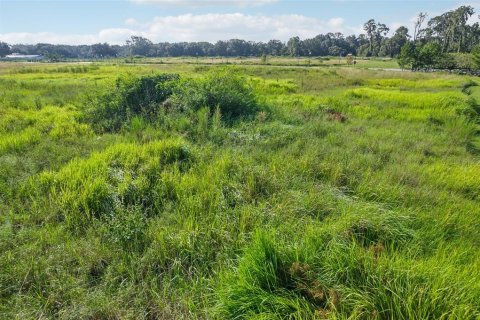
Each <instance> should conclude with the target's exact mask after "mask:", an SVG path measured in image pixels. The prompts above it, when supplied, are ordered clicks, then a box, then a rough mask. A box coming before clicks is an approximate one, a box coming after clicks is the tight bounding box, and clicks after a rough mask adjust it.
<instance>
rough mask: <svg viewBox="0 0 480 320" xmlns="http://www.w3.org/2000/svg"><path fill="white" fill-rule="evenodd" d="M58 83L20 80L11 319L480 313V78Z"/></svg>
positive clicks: (56, 78) (196, 77)
mask: <svg viewBox="0 0 480 320" xmlns="http://www.w3.org/2000/svg"><path fill="white" fill-rule="evenodd" d="M72 67H73V66H70V67H69V68H68V70H71V69H70V68H72ZM50 68H51V69H54V70H57V69H58V68H59V67H58V66H56V65H54V66H50V65H45V64H43V65H42V67H41V68H39V67H38V66H37V65H33V64H32V65H31V66H29V70H31V72H30V71H29V72H21V70H22V67H17V66H15V65H7V66H4V65H2V68H0V71H1V72H2V79H1V81H0V92H2V93H1V94H0V211H1V212H2V213H3V214H2V215H0V222H1V224H0V270H1V271H0V315H1V316H0V317H2V318H8V319H10V318H13V319H15V318H21V319H39V318H43V319H206V318H208V319H472V320H473V319H477V318H479V317H480V306H479V303H478V301H480V278H479V277H480V276H479V275H480V255H479V252H480V250H479V249H480V248H479V246H480V243H479V241H478V234H479V233H480V223H479V221H480V220H479V214H480V205H479V202H480V197H479V195H480V182H479V179H478V177H479V176H480V165H479V156H480V152H479V150H480V139H479V135H478V131H479V110H480V109H479V107H478V106H479V104H480V103H479V101H480V100H479V99H480V90H479V88H480V87H478V85H477V83H478V81H477V80H476V79H474V78H472V77H468V76H459V75H450V74H442V73H436V74H433V73H410V72H388V71H380V70H366V69H355V68H333V67H332V68H298V67H295V68H293V67H271V66H267V65H265V66H247V65H244V66H241V67H236V68H231V69H230V68H227V69H224V68H222V67H214V66H212V67H209V66H202V67H199V66H195V65H193V66H191V65H187V64H185V65H179V64H175V65H155V64H152V65H148V66H126V65H117V66H112V65H103V64H99V65H97V66H96V67H95V68H87V70H86V71H85V72H83V71H82V72H81V73H72V72H70V71H68V70H66V71H65V70H63V69H62V70H59V71H58V72H57V71H51V70H50ZM156 69H159V70H156ZM82 70H83V69H82ZM64 71H65V72H64ZM127 71H128V72H127ZM120 75H121V76H120ZM72 88H75V89H74V90H72Z"/></svg>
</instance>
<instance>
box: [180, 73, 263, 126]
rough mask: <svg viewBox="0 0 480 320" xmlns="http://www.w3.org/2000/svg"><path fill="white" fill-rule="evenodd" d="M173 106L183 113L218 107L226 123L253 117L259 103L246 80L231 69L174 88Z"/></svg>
mask: <svg viewBox="0 0 480 320" xmlns="http://www.w3.org/2000/svg"><path fill="white" fill-rule="evenodd" d="M172 103H173V105H174V106H176V107H177V108H178V109H180V110H183V111H188V110H193V111H197V110H199V109H201V108H203V107H208V108H209V109H210V113H211V114H213V113H214V112H215V110H216V108H217V106H218V108H219V110H220V113H221V114H222V116H223V118H224V119H226V120H234V119H237V118H240V117H245V116H251V115H254V114H255V112H256V111H257V110H258V104H257V99H256V97H255V95H254V93H253V89H252V88H251V87H250V86H249V85H247V82H246V79H245V78H244V77H242V76H240V75H239V74H238V73H236V72H235V71H234V70H232V69H222V70H214V71H212V72H209V73H208V74H207V76H206V77H205V78H203V79H189V80H185V81H183V82H182V83H181V85H179V86H177V87H175V90H174V94H173V97H172Z"/></svg>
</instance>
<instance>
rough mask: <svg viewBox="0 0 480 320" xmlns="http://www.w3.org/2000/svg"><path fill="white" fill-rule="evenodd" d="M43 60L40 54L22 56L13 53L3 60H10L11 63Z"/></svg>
mask: <svg viewBox="0 0 480 320" xmlns="http://www.w3.org/2000/svg"><path fill="white" fill-rule="evenodd" d="M43 59H44V57H43V56H42V55H39V54H21V53H12V54H9V55H6V56H5V57H4V58H2V60H9V61H40V60H43Z"/></svg>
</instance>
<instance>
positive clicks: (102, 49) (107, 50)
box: [91, 43, 117, 58]
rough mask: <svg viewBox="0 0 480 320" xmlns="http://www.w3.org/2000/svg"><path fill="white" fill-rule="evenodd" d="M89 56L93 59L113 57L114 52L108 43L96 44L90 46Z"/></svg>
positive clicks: (115, 53)
mask: <svg viewBox="0 0 480 320" xmlns="http://www.w3.org/2000/svg"><path fill="white" fill-rule="evenodd" d="M91 54H92V56H93V57H95V58H105V57H115V56H116V55H117V52H116V50H115V49H114V48H113V47H111V46H110V45H109V44H108V43H96V44H94V45H92V46H91Z"/></svg>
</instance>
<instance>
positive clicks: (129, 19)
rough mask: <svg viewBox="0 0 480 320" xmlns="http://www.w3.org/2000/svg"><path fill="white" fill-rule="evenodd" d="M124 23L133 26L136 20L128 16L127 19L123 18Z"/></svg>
mask: <svg viewBox="0 0 480 320" xmlns="http://www.w3.org/2000/svg"><path fill="white" fill-rule="evenodd" d="M125 24H126V25H128V26H134V25H136V24H138V22H137V20H136V19H134V18H128V19H126V20H125Z"/></svg>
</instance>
